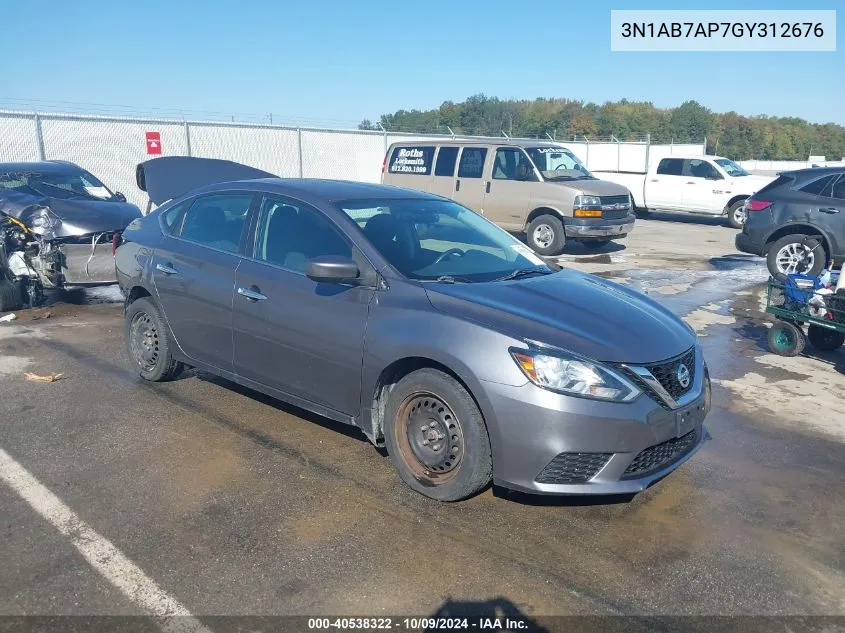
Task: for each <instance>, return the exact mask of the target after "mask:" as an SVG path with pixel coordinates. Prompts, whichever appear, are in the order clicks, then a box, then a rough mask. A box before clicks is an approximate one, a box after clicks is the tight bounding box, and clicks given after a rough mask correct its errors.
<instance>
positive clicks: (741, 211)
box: [734, 206, 748, 226]
mask: <svg viewBox="0 0 845 633" xmlns="http://www.w3.org/2000/svg"><path fill="white" fill-rule="evenodd" d="M747 217H748V212H747V211H746V210H745V207H744V206H743V207H739V208H737V209H734V222H736V223H737V224H739V225H740V226H742V225H744V224H745V219H746V218H747Z"/></svg>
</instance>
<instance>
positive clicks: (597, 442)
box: [116, 164, 710, 501]
mask: <svg viewBox="0 0 845 633" xmlns="http://www.w3.org/2000/svg"><path fill="white" fill-rule="evenodd" d="M239 167H242V166H238V165H234V164H233V165H232V169H231V173H230V174H229V178H230V179H231V181H230V182H222V183H220V182H218V183H216V184H212V185H209V186H205V187H201V188H199V189H194V190H192V191H189V192H184V191H181V190H180V187H178V183H179V182H180V181H181V180H184V181H185V182H191V183H196V179H192V178H188V177H186V178H184V179H180V177H179V176H178V174H177V175H174V174H169V178H170V181H171V183H177V185H173V186H171V187H170V188H169V190H168V191H167V192H166V193H163V194H161V195H162V196H164V197H170V198H173V200H171V201H170V202H167V203H165V204H164V205H163V206H162V207H160V208H159V209H157V210H156V211H154V212H153V213H151V214H150V215H148V216H146V217H144V218H142V219H139V220H136V221H135V222H133V223H132V224H131V225H130V226H129V227H128V228H127V229H126V231H125V232H124V233H123V239H124V243H123V244H122V245H121V246H120V247H119V248H118V249H117V255H116V265H117V273H118V278H119V281H120V284H121V287H122V290H123V292H124V293H125V296H126V319H125V323H126V325H125V327H126V340H127V349H128V352H129V356H130V358H131V359H132V362H133V363H134V364H135V369H136V370H137V371H138V373H139V374H140V375H141V377H143V378H144V379H147V380H151V381H159V380H167V379H171V378H173V377H174V376H175V375H176V374H177V373H178V372H179V371H180V370H181V369H182V368H183V367H184V366H186V365H189V366H193V367H198V368H201V369H203V370H205V371H209V372H213V373H215V374H218V375H220V376H223V377H225V378H227V379H229V380H231V381H233V382H235V383H239V384H241V385H245V386H247V387H249V388H252V389H255V390H258V391H261V392H264V393H266V394H269V395H271V396H274V397H277V398H279V399H282V400H285V401H287V402H290V403H293V404H295V405H298V406H300V407H302V408H304V409H307V410H309V411H313V412H316V413H318V414H320V415H323V416H326V417H329V418H331V419H333V420H337V421H340V422H344V423H347V424H350V425H354V426H357V427H358V428H360V429H361V430H362V431H363V433H364V434H365V435H366V436H367V438H369V440H370V441H371V442H372V443H374V444H376V445H379V446H382V445H384V446H386V447H387V451H388V453H389V455H390V459H391V461H392V462H393V464H394V465H395V467H396V470H397V471H398V473H399V475H400V476H401V478H402V479H403V480H404V481H405V483H406V484H408V485H409V486H410V487H411V488H413V489H414V490H416V491H417V492H419V493H421V494H423V495H426V496H428V497H431V498H433V499H438V500H441V501H455V500H459V499H463V498H466V497H468V496H471V495H474V494H476V493H477V492H479V491H480V490H482V489H484V488H485V487H486V486H488V485H490V483H491V482H493V483H496V484H499V485H501V486H505V487H507V488H512V489H517V490H521V491H527V492H532V493H542V494H609V493H633V492H637V491H640V490H643V489H644V488H646V487H647V486H648V485H649V484H650V483H652V482H653V481H655V480H656V479H658V478H661V477H663V476H664V475H666V474H667V473H669V472H671V471H672V470H673V469H675V468H677V467H678V465H679V464H681V463H682V462H683V461H685V460H686V459H688V458H689V457H690V456H691V455H692V454H693V453H694V452H695V451H696V450H697V449H698V448H699V447H700V446H701V444H702V442H703V441H704V438H705V435H706V433H705V430H704V426H703V422H704V418H705V416H706V414H707V412H708V410H709V408H710V379H709V376H708V372H707V366H706V364H705V362H704V358H703V356H702V352H701V347H700V345H699V343H698V341H697V339H696V336H695V334H694V333H693V332H692V331H691V329H690V328H689V327H688V326H687V325H685V324H684V322H683V321H681V320H680V319H679V318H677V317H676V316H675V315H673V314H672V313H671V312H669V311H668V310H667V309H666V308H664V307H663V306H661V305H660V304H658V303H656V302H655V301H652V300H651V299H649V298H648V297H646V296H644V295H642V294H639V293H637V292H635V291H632V290H629V289H627V288H625V287H624V286H620V285H618V284H615V283H613V282H610V281H607V280H604V279H601V278H598V277H594V276H592V275H586V274H582V273H580V272H576V271H574V270H566V269H563V270H560V269H557V267H552V266H550V265H548V264H546V263H545V262H544V261H543V260H542V259H540V258H539V257H538V256H537V255H535V254H534V253H533V252H532V251H531V249H529V248H528V247H526V246H525V245H524V244H522V243H521V242H519V241H518V240H516V239H515V238H513V237H512V236H511V235H509V234H508V233H507V232H505V231H504V230H502V229H500V228H498V227H497V226H496V225H494V224H492V223H491V222H489V221H487V220H486V219H485V218H483V217H481V216H479V215H478V214H476V213H474V212H473V211H471V210H469V209H467V208H465V207H463V206H461V205H459V204H457V203H456V202H454V201H451V200H447V199H444V198H441V197H438V196H435V195H431V194H428V193H423V192H418V191H412V190H407V189H400V188H396V187H390V186H384V185H371V184H363V183H354V182H339V181H328V180H281V179H255V180H237V178H239V177H243V175H242V174H243V173H244V172H242V171H239V169H238V168H239ZM246 173H249V172H246ZM219 175H220V174H218V176H219ZM145 184H146V185H149V186H151V187H152V188H155V183H154V182H150V181H149V178H148V181H147V182H146V183H145Z"/></svg>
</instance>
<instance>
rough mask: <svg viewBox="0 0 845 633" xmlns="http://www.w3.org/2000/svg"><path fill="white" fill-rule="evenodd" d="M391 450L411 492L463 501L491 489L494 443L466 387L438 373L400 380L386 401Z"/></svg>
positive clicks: (386, 432)
mask: <svg viewBox="0 0 845 633" xmlns="http://www.w3.org/2000/svg"><path fill="white" fill-rule="evenodd" d="M384 437H385V444H386V445H387V452H388V454H389V455H390V460H391V461H392V462H393V465H394V466H395V468H396V470H397V471H398V472H399V476H400V477H401V478H402V480H403V481H404V482H405V483H406V484H407V485H408V486H410V487H411V488H412V489H413V490H415V491H417V492H419V493H420V494H423V495H425V496H426V497H430V498H432V499H436V500H438V501H459V500H460V499H465V498H467V497H470V496H472V495H474V494H476V493H477V492H479V491H481V490H482V489H484V488H485V487H486V486H487V485H489V483H490V481H491V478H492V472H493V458H492V455H491V452H490V439H489V437H488V435H487V427H486V426H485V424H484V418H483V417H482V416H481V412H480V411H479V410H478V406H477V405H476V404H475V401H474V400H473V399H472V396H470V395H469V393H468V392H467V390H466V389H464V387H463V385H461V384H460V383H459V382H458V381H457V380H455V379H454V378H452V377H451V376H449V375H448V374H445V373H443V372H441V371H438V370H436V369H420V370H418V371H415V372H412V373H410V374H408V375H407V376H405V377H404V378H402V379H401V380H400V381H399V382H398V383H397V384H396V386H395V387H394V388H393V390H392V391H391V392H390V396H389V398H388V401H387V408H386V411H385V421H384Z"/></svg>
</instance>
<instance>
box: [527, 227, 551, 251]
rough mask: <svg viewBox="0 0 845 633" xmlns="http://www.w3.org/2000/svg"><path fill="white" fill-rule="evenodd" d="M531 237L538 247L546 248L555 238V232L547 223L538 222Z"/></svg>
mask: <svg viewBox="0 0 845 633" xmlns="http://www.w3.org/2000/svg"><path fill="white" fill-rule="evenodd" d="M531 237H532V239H533V240H534V243H535V244H536V245H537V246H539V247H540V248H548V247H549V246H551V245H552V242H554V240H555V232H554V230H553V229H552V227H551V226H549V225H548V224H538V225H537V226H536V227H535V228H534V233H532V235H531Z"/></svg>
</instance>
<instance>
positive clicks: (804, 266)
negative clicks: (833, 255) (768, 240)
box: [766, 233, 826, 279]
mask: <svg viewBox="0 0 845 633" xmlns="http://www.w3.org/2000/svg"><path fill="white" fill-rule="evenodd" d="M825 259H826V254H825V250H824V247H823V246H822V245H821V242H820V241H819V240H818V239H817V238H815V237H813V236H811V235H802V234H800V233H794V234H792V235H784V236H783V237H782V238H780V239H779V240H777V241H776V242H774V243H773V244H772V245H771V246H770V247H769V252H768V253H767V255H766V264H767V265H768V267H769V273H770V274H771V275H772V277H775V278H776V279H778V278H782V276H783V275H791V274H794V273H801V274H804V275H810V276H812V277H816V276H817V275H818V274H819V273H821V271H822V268H824V265H825Z"/></svg>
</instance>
